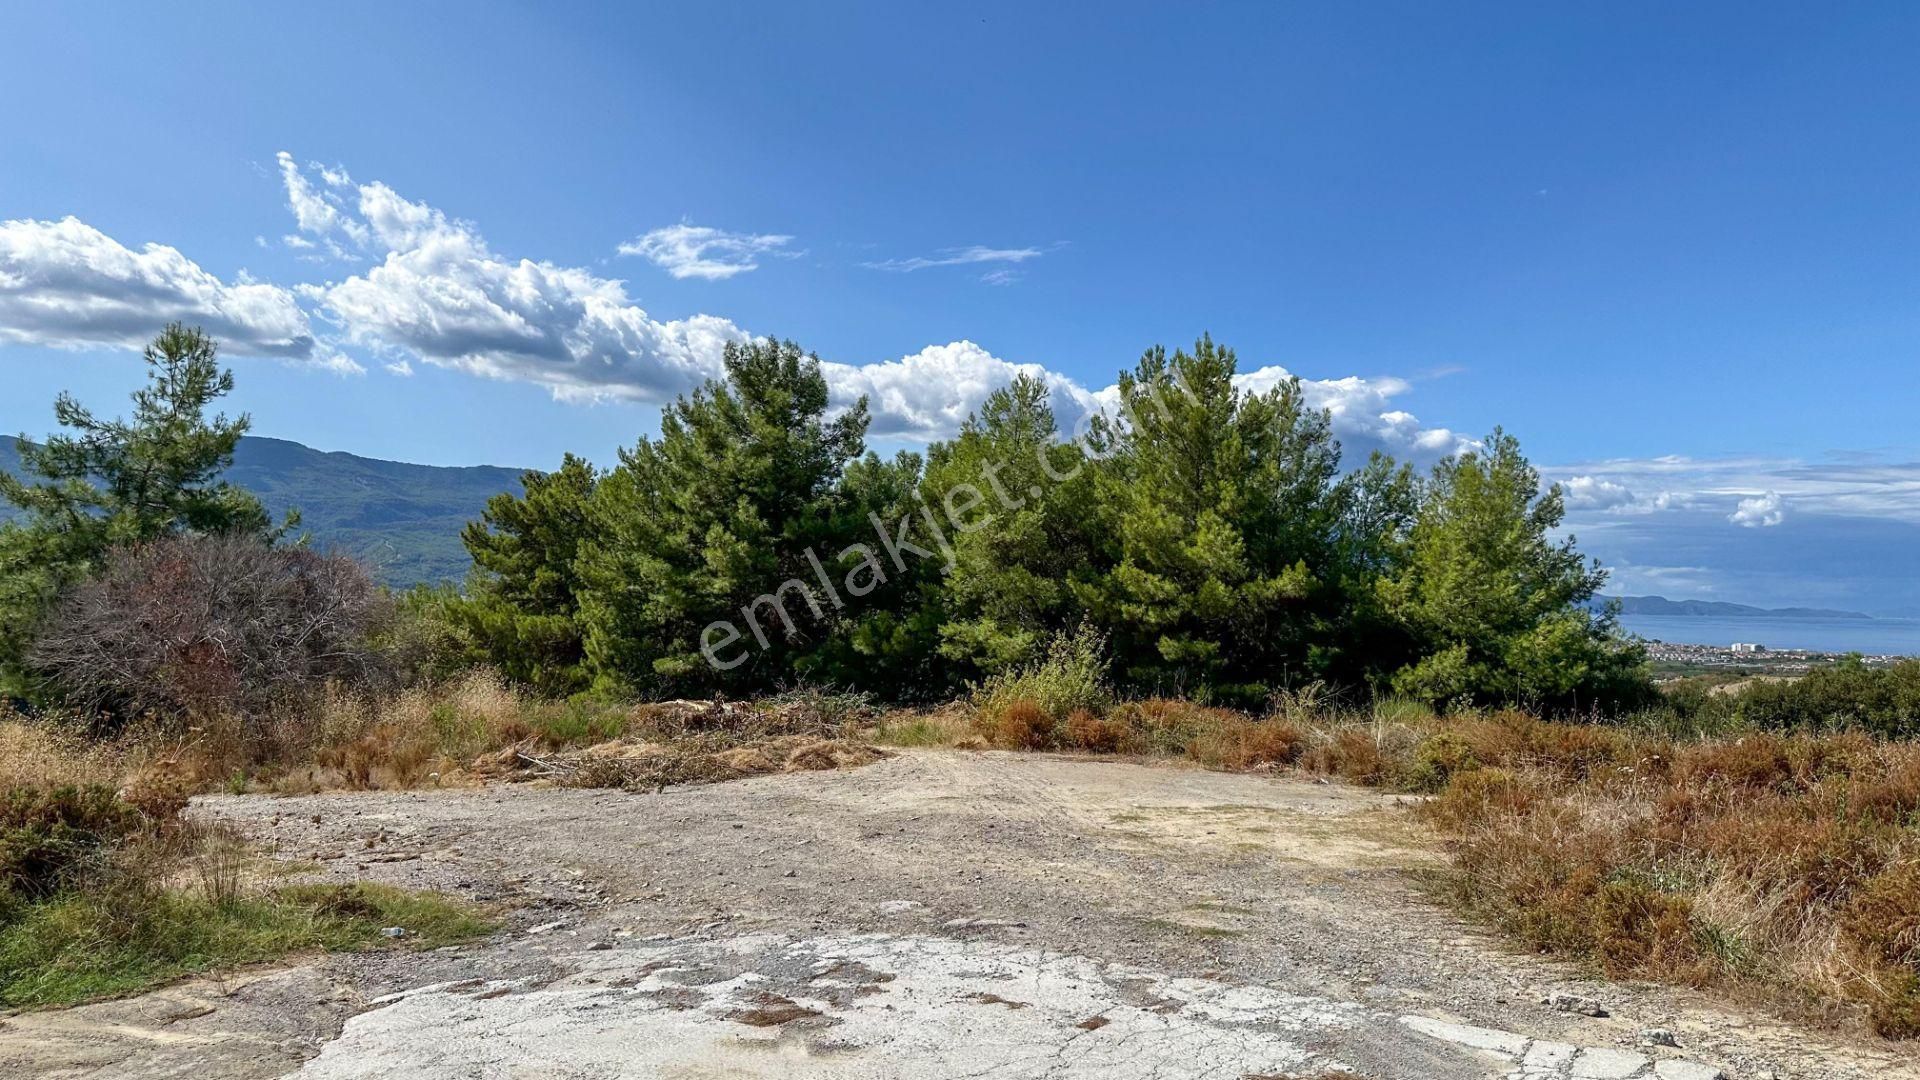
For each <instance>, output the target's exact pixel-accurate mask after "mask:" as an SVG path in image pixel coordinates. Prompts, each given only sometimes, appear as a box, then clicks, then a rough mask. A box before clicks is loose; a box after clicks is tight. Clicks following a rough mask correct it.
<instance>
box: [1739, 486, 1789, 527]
mask: <svg viewBox="0 0 1920 1080" xmlns="http://www.w3.org/2000/svg"><path fill="white" fill-rule="evenodd" d="M1786 519H1787V507H1786V504H1785V503H1784V502H1782V501H1781V500H1780V493H1779V492H1777V491H1769V492H1767V493H1766V494H1765V495H1756V496H1754V497H1753V498H1750V499H1741V500H1740V505H1739V506H1738V507H1736V508H1735V509H1734V511H1733V513H1731V514H1728V515H1727V520H1728V521H1731V522H1733V523H1734V524H1735V525H1738V526H1740V527H1741V528H1745V529H1767V528H1772V527H1773V526H1775V525H1778V524H1780V523H1781V522H1782V521H1785V520H1786Z"/></svg>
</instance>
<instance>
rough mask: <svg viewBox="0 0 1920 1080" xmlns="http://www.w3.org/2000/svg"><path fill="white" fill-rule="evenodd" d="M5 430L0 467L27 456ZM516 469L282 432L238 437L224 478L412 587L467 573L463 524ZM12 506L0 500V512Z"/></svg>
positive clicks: (324, 541)
mask: <svg viewBox="0 0 1920 1080" xmlns="http://www.w3.org/2000/svg"><path fill="white" fill-rule="evenodd" d="M14 442H15V440H14V439H13V438H12V437H11V436H0V469H6V470H8V471H9V472H15V471H17V470H18V468H19V464H20V454H19V451H18V450H17V449H16V447H15V446H14ZM520 473H521V470H519V469H503V468H499V467H497V466H492V465H476V466H471V467H465V468H447V467H442V466H437V465H408V464H404V463H402V462H398V461H379V460H376V459H374V458H363V457H356V456H355V455H353V454H342V453H326V452H323V451H320V450H314V449H311V448H310V447H306V446H302V445H300V444H299V443H296V442H288V441H286V440H284V439H262V438H246V439H242V440H240V446H239V449H238V450H236V451H235V453H234V457H233V468H232V469H230V470H229V471H228V472H227V479H228V480H230V481H232V482H233V483H236V484H239V485H240V486H242V487H245V488H247V489H248V490H250V491H252V492H253V493H254V494H256V495H258V496H260V499H261V501H262V502H265V503H266V504H267V509H268V510H270V511H272V512H273V514H274V515H275V516H276V517H277V516H279V515H281V514H283V513H285V512H286V510H287V508H288V507H299V509H300V519H301V521H300V527H301V529H302V531H304V532H306V533H307V534H308V535H309V536H310V537H311V538H312V541H313V543H315V544H317V545H319V546H321V547H324V548H337V549H340V550H344V551H349V552H352V553H353V554H355V555H358V556H360V557H361V558H363V559H366V560H367V562H368V563H369V564H370V565H371V566H372V567H373V568H374V572H375V573H376V574H377V575H378V576H379V577H380V578H381V580H383V581H385V582H387V583H388V584H391V585H396V586H407V585H413V584H415V583H418V582H423V581H453V580H458V579H460V578H461V577H464V576H465V575H466V572H467V566H468V559H467V551H466V548H464V547H462V546H461V545H460V529H461V527H462V526H464V525H465V524H466V523H467V522H469V521H471V520H473V519H474V518H477V517H479V516H480V511H481V509H482V508H483V507H485V506H486V503H487V500H488V499H489V498H492V497H493V496H494V495H497V494H499V493H500V492H502V491H514V492H518V491H519V490H520ZM10 509H11V508H9V507H5V506H0V520H4V519H5V518H6V517H8V516H9V511H10Z"/></svg>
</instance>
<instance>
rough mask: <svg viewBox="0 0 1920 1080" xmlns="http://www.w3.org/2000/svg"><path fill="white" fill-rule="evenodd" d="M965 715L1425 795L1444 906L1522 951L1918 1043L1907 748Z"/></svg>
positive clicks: (1474, 729)
mask: <svg viewBox="0 0 1920 1080" xmlns="http://www.w3.org/2000/svg"><path fill="white" fill-rule="evenodd" d="M995 705H996V707H995V709H994V710H993V711H992V712H991V713H989V712H988V711H987V710H985V709H982V710H979V711H978V712H976V715H975V724H976V731H977V733H978V736H979V737H982V738H984V739H986V740H988V741H990V742H991V743H993V744H994V745H996V746H1001V747H1004V748H1008V749H1052V750H1077V751H1083V752H1090V753H1120V754H1158V755H1166V756H1179V757H1184V758H1186V759H1188V760H1191V761H1194V762H1196V763H1198V764H1201V765H1203V766H1206V767H1209V768H1219V769H1233V770H1245V769H1267V768H1275V767H1280V766H1291V767H1294V768H1298V769H1301V770H1304V771H1307V772H1312V773H1318V774H1323V775H1332V776H1339V777H1342V778H1345V779H1348V780H1350V781H1353V782H1356V783H1362V784H1368V785H1374V786H1380V787H1388V788H1393V789H1396V790H1402V791H1411V792H1423V793H1432V794H1433V795H1434V798H1432V799H1431V800H1429V801H1428V802H1427V803H1425V804H1424V805H1423V807H1422V808H1421V810H1420V814H1421V815H1422V817H1424V818H1425V819H1426V820H1427V821H1428V822H1429V823H1430V824H1431V825H1433V826H1434V827H1435V828H1436V829H1437V830H1438V831H1439V833H1440V835H1441V836H1442V838H1443V840H1444V841H1445V843H1446V844H1447V846H1448V847H1449V848H1450V849H1451V850H1452V852H1453V853H1454V855H1455V864H1456V873H1455V874H1454V875H1453V876H1452V878H1451V889H1452V893H1453V895H1454V897H1455V898H1456V899H1457V900H1458V901H1459V902H1461V903H1462V904H1463V905H1464V906H1465V907H1467V908H1468V909H1470V910H1472V911H1474V912H1477V913H1479V914H1480V915H1482V916H1484V917H1486V918H1488V919H1490V920H1492V921H1494V922H1496V923H1498V924H1499V925H1501V926H1502V927H1504V928H1505V929H1506V930H1508V931H1509V932H1510V933H1512V934H1514V935H1515V936H1516V937H1518V938H1519V939H1521V940H1522V941H1524V942H1526V943H1527V944H1528V945H1530V946H1533V947H1536V948H1540V949H1543V950H1548V951H1553V952H1559V953H1564V954H1569V955H1573V956H1578V957H1582V958H1585V959H1588V960H1590V961H1592V962H1593V963H1594V964H1595V965H1596V966H1598V967H1599V968H1600V969H1602V970H1603V971H1604V972H1606V973H1607V974H1609V975H1611V976H1614V977H1620V978H1649V979H1659V980H1665V981H1670V982H1678V983H1684V984H1689V985H1695V986H1712V987H1718V988H1721V989H1723V990H1727V991H1731V992H1735V993H1739V994H1746V995H1754V994H1757V995H1759V996H1762V997H1765V998H1767V999H1769V1000H1771V1001H1772V1002H1774V1003H1776V1004H1778V1005H1781V1006H1783V1007H1786V1008H1789V1009H1790V1010H1792V1011H1796V1012H1801V1013H1807V1014H1812V1015H1815V1016H1819V1017H1823V1018H1826V1019H1828V1020H1833V1021H1837V1022H1839V1023H1841V1024H1843V1025H1851V1024H1855V1023H1860V1024H1864V1025H1865V1026H1868V1027H1871V1028H1872V1029H1873V1030H1874V1031H1876V1032H1878V1033H1880V1034H1883V1035H1887V1036H1891V1037H1914V1036H1920V745H1915V744H1912V743H1906V742H1898V741H1887V740H1881V739H1876V738H1872V737H1869V736H1866V735H1862V734H1857V733H1836V734H1824V735H1794V736H1776V735H1765V734H1747V735H1743V736H1738V737H1735V736H1727V737H1717V738H1710V739H1698V738H1696V739H1692V740H1674V739H1670V738H1667V737H1664V736H1660V735H1653V734H1646V733H1640V732H1635V731H1631V730H1628V729H1625V728H1619V727H1609V726H1603V725H1591V724H1562V723H1549V722H1545V721H1542V720H1540V719H1538V718H1535V717H1533V716H1530V715H1527V714H1525V713H1519V712H1503V713H1489V714H1471V715H1461V716H1450V717H1444V718H1442V717H1437V716H1434V715H1432V714H1431V713H1427V712H1425V711H1423V710H1417V709H1412V708H1408V707H1405V706H1399V705H1394V704H1392V703H1388V704H1386V705H1384V706H1382V707H1381V708H1378V709H1376V710H1375V711H1374V712H1372V713H1370V714H1360V715H1352V714H1349V715H1339V714H1331V713H1328V712H1326V711H1324V710H1323V709H1321V708H1320V707H1318V706H1315V705H1313V703H1310V702H1309V703H1307V705H1305V706H1303V705H1302V703H1301V702H1300V701H1298V700H1282V701H1278V702H1276V703H1275V709H1274V711H1273V713H1272V714H1271V715H1269V716H1267V717H1264V718H1257V717H1253V716H1249V715H1246V714H1242V713H1236V712H1232V711H1230V710H1224V709H1216V708H1207V707H1203V706H1198V705H1194V704H1192V703H1190V702H1184V701H1178V700H1171V699H1164V698H1154V699H1147V700H1141V701H1129V702H1121V703H1119V704H1116V705H1114V706H1113V707H1111V708H1110V709H1108V710H1106V711H1104V712H1099V713H1096V712H1094V711H1091V710H1086V709H1081V710H1076V711H1074V712H1072V713H1069V714H1068V715H1066V716H1064V717H1055V716H1052V715H1050V714H1048V713H1046V712H1045V711H1044V710H1041V709H1038V708H1034V707H1030V706H1031V703H1023V702H1018V701H1016V702H1011V703H1009V702H998V703H995Z"/></svg>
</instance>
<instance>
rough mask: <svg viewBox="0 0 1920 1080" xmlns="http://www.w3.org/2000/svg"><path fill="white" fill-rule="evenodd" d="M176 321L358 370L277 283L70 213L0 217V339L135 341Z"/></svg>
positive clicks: (275, 353) (248, 351)
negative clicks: (230, 273) (137, 240)
mask: <svg viewBox="0 0 1920 1080" xmlns="http://www.w3.org/2000/svg"><path fill="white" fill-rule="evenodd" d="M174 320H179V321H181V322H185V323H190V324H193V325H197V326H202V327H205V328H206V330H207V332H208V333H210V334H212V335H213V336H215V337H216V338H218V339H220V342H221V344H222V345H223V346H225V348H226V349H227V350H228V351H229V352H232V353H235V354H239V355H243V356H268V357H276V358H279V359H283V360H292V361H301V362H306V363H311V364H316V365H319V366H322V367H329V368H333V369H335V370H339V371H343V372H345V371H358V370H359V366H358V365H357V364H354V363H353V361H351V360H348V359H347V358H346V357H344V356H341V355H339V354H338V353H337V352H335V351H333V350H331V349H328V348H326V347H324V346H322V345H320V344H319V343H317V342H316V341H315V339H314V333H313V329H312V327H311V326H310V325H309V324H308V320H307V315H306V313H305V312H304V311H302V310H301V309H300V305H299V304H298V303H297V302H296V301H295V299H294V296H293V294H292V293H291V292H289V291H288V290H286V289H283V288H281V287H279V286H277V285H267V284H262V283H258V282H254V281H251V280H249V279H247V278H246V277H245V275H244V274H243V275H241V277H240V278H239V279H238V280H236V281H235V282H233V283H232V284H228V283H225V282H222V281H221V280H220V279H219V278H218V277H215V276H214V275H213V274H211V273H208V272H207V271H206V270H204V269H202V268H201V267H200V266H199V265H198V264H196V263H194V262H193V261H192V260H191V259H188V258H187V257H186V256H185V255H182V254H181V253H180V252H179V251H177V250H175V249H174V248H171V247H167V246H165V245H164V244H148V245H146V246H145V247H144V248H142V249H140V250H139V251H134V250H132V249H130V248H128V247H126V246H124V245H122V244H121V243H120V242H119V241H117V240H115V239H113V238H112V237H110V236H108V235H107V234H105V233H103V232H101V231H100V230H98V229H96V228H94V227H93V226H91V225H88V224H86V223H85V222H83V221H81V220H79V219H78V218H73V217H68V218H64V219H62V220H60V221H31V220H21V221H5V222H0V342H10V343H19V344H29V345H52V346H59V347H66V348H79V347H84V346H93V345H108V346H117V347H125V348H139V347H140V346H142V345H144V344H146V343H147V342H148V341H149V340H151V339H152V337H153V334H154V331H155V330H157V329H158V328H159V327H160V326H162V325H163V324H165V323H168V322H171V321H174Z"/></svg>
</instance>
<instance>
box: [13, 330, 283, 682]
mask: <svg viewBox="0 0 1920 1080" xmlns="http://www.w3.org/2000/svg"><path fill="white" fill-rule="evenodd" d="M217 354H218V347H217V346H216V344H215V343H214V340H213V339H212V338H210V337H208V336H207V335H206V333H205V332H203V331H201V330H199V329H191V330H190V329H188V328H186V327H185V326H182V325H181V324H179V323H173V324H171V325H169V326H168V327H167V328H166V329H165V330H163V331H161V333H160V335H159V336H158V337H156V338H154V340H153V343H152V344H150V345H148V346H147V349H146V353H145V360H146V365H147V369H148V371H147V374H148V382H147V385H146V386H145V387H143V388H141V389H140V390H138V391H136V392H135V393H134V395H133V405H134V409H133V416H132V417H131V418H130V419H125V420H121V419H112V420H103V419H101V418H99V417H97V416H95V415H94V414H93V412H92V411H91V410H89V409H87V408H86V407H85V406H83V405H81V404H80V402H79V401H77V400H76V399H75V398H74V397H73V396H72V395H71V394H65V393H63V394H61V395H60V396H59V398H58V399H57V400H56V401H55V402H54V418H55V420H56V421H57V422H58V423H59V425H60V426H61V427H63V428H66V429H68V432H69V433H65V434H58V435H54V436H51V437H49V438H48V439H47V440H46V441H45V442H44V443H32V442H29V441H28V440H27V439H26V438H24V437H23V438H22V439H21V440H20V444H19V448H20V461H21V467H22V468H21V471H22V473H23V474H24V475H23V476H21V477H15V476H10V475H7V474H5V473H0V500H4V501H6V502H8V503H11V504H13V505H14V506H15V507H17V508H18V509H19V510H21V511H22V512H23V517H22V519H21V520H18V521H16V522H14V523H11V524H8V525H6V526H0V683H4V684H5V685H6V686H7V687H9V688H10V689H9V692H13V693H19V692H22V691H23V690H25V689H26V688H27V679H26V675H25V673H24V672H23V671H22V670H21V668H20V658H21V656H22V654H23V651H24V649H25V647H26V645H27V643H28V641H29V640H30V639H31V636H32V633H33V628H34V625H35V624H36V623H37V622H38V620H39V619H40V617H41V615H42V614H43V613H44V612H45V610H46V608H47V605H48V604H50V603H51V602H52V601H53V599H54V598H55V597H56V596H57V595H58V594H59V593H60V591H61V590H62V589H64V588H66V587H68V586H69V585H72V584H74V583H76V582H78V581H80V580H81V579H83V578H84V577H86V576H87V575H88V574H90V573H92V572H93V571H94V570H95V569H97V568H98V567H99V566H100V565H101V563H102V560H103V559H104V558H105V557H106V554H107V552H108V551H109V550H111V549H112V548H113V547H115V546H118V545H122V544H130V543H138V542H140V541H145V540H153V539H157V538H159V537H163V536H168V535H174V534H181V533H194V534H217V533H220V534H224V533H238V534H244V535H254V536H258V537H260V538H261V539H262V540H263V541H267V540H272V539H274V538H277V537H278V536H280V535H282V534H283V533H284V532H285V531H286V530H288V529H290V528H292V527H293V525H294V524H295V523H296V521H297V518H295V517H293V516H289V518H288V520H287V522H286V523H285V524H284V525H283V526H281V527H280V528H279V529H275V528H274V527H273V525H272V523H271V522H270V520H269V518H268V516H267V511H266V508H265V507H263V506H262V505H261V504H260V500H259V499H257V498H255V497H254V496H253V495H252V494H251V493H249V492H247V491H246V490H245V489H243V488H239V487H235V486H233V485H232V484H229V483H226V482H225V481H223V480H221V479H219V477H220V474H221V473H223V472H225V471H226V469H227V468H228V467H229V466H231V465H232V464H233V451H234V448H235V447H236V446H238V445H239V442H240V439H241V437H242V436H243V435H245V434H246V431H247V427H248V423H249V421H248V418H247V417H246V416H245V415H241V416H238V417H235V418H232V419H229V418H227V416H225V415H224V414H215V415H214V416H212V417H211V418H209V417H208V416H207V415H206V412H207V410H208V409H209V408H210V407H212V406H213V404H214V403H215V402H216V401H218V400H219V399H220V398H222V397H224V396H226V395H227V394H229V393H231V392H232V391H233V373H232V372H230V371H227V370H225V369H224V368H222V367H221V366H220V364H219V361H218V358H217Z"/></svg>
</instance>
